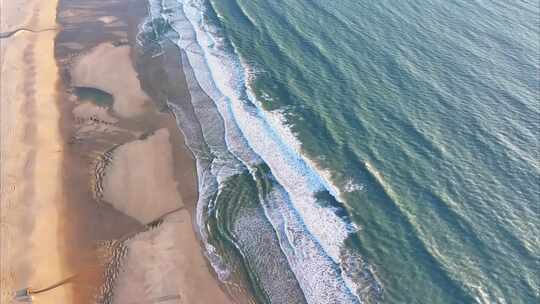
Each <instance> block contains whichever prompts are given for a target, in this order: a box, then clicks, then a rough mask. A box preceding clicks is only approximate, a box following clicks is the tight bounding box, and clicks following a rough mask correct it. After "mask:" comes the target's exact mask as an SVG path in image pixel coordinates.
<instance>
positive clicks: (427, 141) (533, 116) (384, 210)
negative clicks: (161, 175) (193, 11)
mask: <svg viewBox="0 0 540 304" xmlns="http://www.w3.org/2000/svg"><path fill="white" fill-rule="evenodd" d="M186 3H188V5H189V3H190V1H186ZM203 5H204V6H205V10H204V20H205V21H206V22H207V24H210V25H211V27H208V28H206V29H207V30H208V31H210V32H212V34H213V35H214V36H215V37H218V38H217V39H216V41H218V42H220V43H222V44H223V45H224V47H222V48H221V49H220V50H222V51H223V52H224V54H228V56H233V57H234V58H237V60H238V62H241V63H242V65H241V68H242V69H244V72H246V71H245V70H246V69H249V71H247V72H248V73H247V74H248V75H249V77H248V78H249V79H244V82H243V85H245V87H244V90H245V91H244V93H242V94H243V95H242V94H240V95H241V96H243V98H244V100H245V103H246V105H244V107H251V106H253V105H251V104H250V102H249V101H247V100H251V101H253V100H257V102H256V105H257V107H258V109H259V111H261V112H260V113H264V112H265V113H279V115H280V117H281V123H282V124H283V125H284V126H286V127H287V128H289V129H290V130H292V133H293V134H294V135H295V138H296V139H297V141H298V142H299V145H300V146H301V152H302V155H303V156H302V157H304V158H305V159H307V160H311V161H312V162H313V164H315V165H312V166H308V167H309V169H310V170H311V169H312V170H313V171H314V172H316V173H318V174H319V176H321V177H322V179H323V182H322V184H324V185H325V186H328V185H329V184H330V185H331V187H326V188H324V187H323V188H324V189H323V190H322V191H320V192H318V193H317V194H316V195H315V196H316V201H317V202H322V203H320V204H321V207H323V208H331V209H332V210H335V211H336V214H337V215H338V216H339V217H340V218H342V219H343V221H344V222H346V223H348V224H351V225H352V226H354V227H356V228H357V229H354V230H352V232H351V233H350V235H349V236H348V237H347V239H346V240H345V241H344V243H343V244H342V245H343V247H344V248H345V247H346V248H348V249H347V250H349V251H350V252H354V253H355V254H358V258H359V260H360V259H361V264H362V265H363V266H362V267H364V268H365V269H367V270H366V271H365V272H362V275H361V276H352V277H351V278H352V280H353V281H354V280H360V279H362V280H363V279H365V282H364V281H363V282H361V283H362V284H360V285H362V286H367V287H366V288H368V289H369V288H372V289H371V290H372V291H371V292H370V293H369V295H368V296H366V297H359V298H357V300H358V301H360V302H362V301H364V302H381V303H539V302H540V237H539V236H540V163H539V159H540V151H539V142H538V140H539V130H540V97H539V94H540V3H539V2H538V1H503V0H476V1H466V0H447V1H442V0H433V1H426V0H407V1H390V0H381V1H364V0H341V1H323V0H295V1H293V0H275V1H260V0H219V1H218V0H210V1H204V2H203ZM176 9H178V10H181V8H178V7H177V8H176ZM184 10H186V9H185V8H184ZM177 23H178V24H180V23H179V21H178V22H177ZM171 24H172V21H171ZM173 25H174V24H173ZM173 27H174V26H173ZM177 31H178V30H177ZM179 32H180V31H179ZM180 37H182V34H180ZM218 42H216V43H218ZM199 43H202V42H201V41H199ZM184 50H186V52H187V54H189V52H190V50H189V45H188V47H185V48H184ZM188 57H189V56H188ZM208 64H210V65H211V64H212V62H210V61H209V62H208ZM191 65H192V67H193V69H194V70H195V71H196V70H197V67H196V66H195V64H194V62H191ZM214 76H215V75H214ZM199 80H200V78H199ZM201 86H202V87H203V90H204V85H203V84H201ZM241 86H242V85H239V87H241ZM239 90H242V88H240V89H239ZM249 92H251V93H249ZM206 93H207V94H208V95H209V96H211V95H212V94H211V93H210V92H206ZM224 94H225V93H224ZM246 94H247V95H250V94H251V95H250V96H249V97H250V98H251V99H250V98H248V97H246V96H245V95H246ZM225 95H226V94H225ZM240 99H242V98H240ZM231 103H232V104H233V105H234V101H231ZM230 107H231V108H233V109H234V106H230ZM218 108H219V105H218ZM232 112H233V115H232V116H234V119H233V120H234V121H236V122H237V123H238V125H239V126H240V127H239V129H240V130H241V132H240V133H242V134H244V136H245V138H246V140H245V141H246V142H247V144H246V146H250V147H251V148H253V150H254V152H255V154H257V153H258V154H259V155H261V157H262V159H263V160H264V161H266V162H267V163H268V164H269V166H268V167H267V166H266V165H263V166H262V167H260V168H264V170H263V169H260V168H259V169H257V168H255V169H251V170H248V169H249V168H250V165H249V164H248V165H246V166H247V168H246V169H245V171H244V173H240V174H239V175H237V176H236V177H234V176H233V177H230V178H229V179H228V181H229V183H232V184H234V185H235V186H234V187H233V188H230V187H227V184H223V185H224V186H223V187H222V188H224V189H237V190H234V191H229V192H227V191H221V192H220V193H221V197H222V199H221V201H222V203H219V201H220V199H215V198H214V199H213V201H214V203H215V204H216V205H217V206H218V207H217V209H212V208H210V209H211V210H213V211H212V212H217V211H216V210H219V206H221V207H222V208H223V209H222V211H221V213H220V214H214V215H210V216H209V217H214V220H215V222H213V224H212V225H215V226H214V230H215V231H222V232H223V234H222V235H221V238H222V239H223V240H229V241H230V244H234V246H233V245H230V246H232V247H234V248H235V249H234V250H237V251H238V252H239V253H237V255H238V256H241V257H240V258H237V259H240V260H243V261H244V267H245V268H246V269H244V270H243V271H244V272H247V273H249V275H248V276H251V277H252V279H251V282H252V283H253V286H259V287H257V288H260V289H261V290H262V291H261V290H259V291H258V292H256V293H260V294H263V296H262V297H261V298H264V300H261V301H266V302H272V300H271V299H272V295H268V294H266V295H265V293H268V289H269V288H270V287H268V286H270V285H268V284H266V283H264V279H262V280H261V279H260V278H259V276H258V273H260V272H261V271H262V272H264V271H268V270H264V268H265V267H264V263H263V264H261V263H260V261H259V260H260V259H258V258H257V256H260V255H261V254H263V252H258V251H257V249H256V248H250V247H249V245H248V244H251V243H249V242H245V241H242V240H243V237H242V236H241V235H242V231H243V232H245V233H246V234H250V235H252V237H253V238H260V237H261V235H262V234H263V232H261V231H267V230H268V231H269V232H268V235H270V234H271V235H272V236H269V237H268V239H267V240H266V241H261V244H266V245H268V246H269V247H272V248H274V249H276V248H278V249H280V250H277V251H280V252H279V253H275V254H270V255H267V256H265V261H267V262H266V265H267V266H268V265H273V264H272V263H271V262H268V260H271V259H275V260H276V261H279V263H276V264H287V263H288V265H285V266H286V268H290V269H292V272H291V271H290V270H286V271H285V270H284V271H282V272H281V271H278V272H280V273H281V274H283V275H284V277H287V278H293V279H291V280H292V281H294V277H296V279H297V280H298V281H299V282H300V283H299V285H295V284H297V283H291V284H293V285H294V286H296V287H298V288H300V289H301V290H302V293H303V296H304V297H305V298H304V299H301V298H302V296H298V297H296V298H294V299H293V298H292V297H291V298H290V301H287V300H286V299H285V300H283V299H282V300H281V301H282V302H283V303H287V302H288V303H298V302H303V301H307V302H314V303H315V302H318V303H340V302H341V301H345V300H338V299H337V298H332V297H329V298H328V299H321V300H320V301H317V300H310V299H315V297H310V295H309V293H310V292H313V290H311V289H310V288H309V287H312V286H310V283H305V282H312V281H309V280H303V279H302V278H300V277H301V276H303V275H305V274H302V275H300V274H299V273H300V271H299V270H295V265H296V263H297V262H295V261H296V260H293V259H292V258H291V256H292V255H293V252H294V255H295V256H300V255H299V254H298V253H297V252H298V250H299V249H298V248H300V247H298V246H296V245H292V247H294V248H295V249H294V250H293V249H288V247H287V246H285V245H284V244H283V243H280V241H282V240H283V237H282V236H283V235H287V234H286V233H285V232H284V234H280V231H281V230H280V228H278V226H276V225H275V224H274V222H273V221H272V216H273V215H272V210H278V209H279V208H280V205H279V204H276V205H272V204H270V203H268V205H265V203H264V202H265V201H266V200H268V201H270V199H267V198H268V195H269V193H270V192H271V191H269V190H268V189H269V187H270V188H271V187H277V188H276V189H281V188H280V187H281V185H283V187H284V192H288V193H289V196H290V197H292V200H293V201H294V194H292V192H291V191H290V188H291V187H290V186H287V182H286V181H285V182H284V179H283V178H282V176H285V174H283V173H280V170H286V169H283V168H282V167H280V166H279V161H275V160H274V159H273V157H274V156H275V154H276V153H277V152H275V153H274V152H272V153H269V154H265V153H261V152H260V151H262V148H259V147H263V146H262V145H261V144H259V143H256V142H254V141H253V140H252V138H253V135H251V133H250V130H248V127H243V125H242V122H241V116H238V115H236V116H235V114H234V113H235V112H234V110H233V111H232ZM220 113H221V112H220ZM221 115H222V117H223V121H224V122H225V123H224V125H223V126H222V128H223V129H224V130H228V129H227V128H228V127H227V121H228V120H227V119H228V118H226V116H223V114H221ZM258 115H259V116H260V115H262V116H264V114H258ZM201 125H203V123H201ZM270 125H271V124H270ZM269 128H270V127H269ZM202 129H203V130H204V126H203V127H202ZM203 133H204V132H203ZM225 133H227V132H225ZM225 133H224V134H225ZM224 134H222V135H221V136H223V137H225V138H226V136H227V135H224ZM269 134H270V135H268V136H267V137H265V136H266V135H264V134H262V135H261V138H260V139H258V140H261V141H265V140H270V138H274V137H276V138H279V139H283V142H284V145H294V144H293V143H291V142H290V138H281V137H283V136H281V137H280V135H279V134H281V135H283V134H282V133H279V132H275V133H269ZM272 134H274V135H272ZM275 134H278V135H275ZM201 137H202V135H201ZM285 137H286V136H285ZM230 142H231V141H230V140H226V142H225V143H224V144H223V145H224V146H226V145H229V146H230V145H231V144H230ZM229 150H231V148H230V147H229ZM282 150H283V151H285V150H287V149H286V148H283V149H282ZM233 154H234V153H233ZM236 154H238V153H236ZM240 159H241V157H240ZM283 159H285V160H286V159H287V157H285V156H283ZM284 162H286V161H284ZM244 163H246V162H244ZM308 163H310V161H308ZM302 164H303V163H302ZM310 164H311V163H310ZM303 166H304V165H298V170H303V168H304V167H303ZM257 170H259V171H257ZM260 170H262V171H263V172H264V174H262V175H257V174H254V173H253V172H261V171H260ZM287 170H288V169H287ZM249 172H251V176H253V178H249V176H250V174H249ZM310 172H311V171H310ZM309 174H311V173H309ZM309 174H308V173H306V174H304V175H309ZM266 175H268V176H267V177H265V176H266ZM304 175H302V176H304ZM273 176H276V179H274V177H273ZM244 179H247V180H244ZM317 180H318V179H317ZM235 181H236V182H235ZM301 181H302V180H301V179H299V180H298V182H299V183H300V182H301ZM265 185H266V186H265ZM235 187H236V188H235ZM299 187H302V185H300V186H299ZM305 187H306V188H309V187H310V185H305ZM238 189H242V190H238ZM249 189H251V190H249ZM336 189H337V190H336ZM250 191H251V192H250ZM248 192H249V193H250V194H249V193H248ZM325 202H327V203H325ZM293 205H294V204H293ZM263 207H264V208H263ZM242 208H244V209H242ZM272 208H274V209H272ZM280 210H281V209H280ZM297 210H299V211H298V213H299V214H300V215H301V216H300V217H302V215H305V214H304V213H303V211H302V210H303V209H302V208H297ZM306 210H307V209H306ZM212 212H210V213H212ZM246 214H252V216H250V218H252V219H253V218H259V217H260V218H261V219H260V222H261V223H262V222H263V221H265V220H264V217H265V216H266V217H267V218H268V221H267V222H266V223H265V224H260V227H263V226H264V227H266V228H264V229H262V228H261V230H260V231H259V232H258V230H256V229H254V230H250V229H248V228H247V227H249V225H247V226H242V225H240V224H238V223H245V222H244V220H242V221H240V220H238V219H239V218H245V215H246ZM257 214H258V215H257ZM263 214H264V215H263ZM240 215H244V216H240ZM220 217H221V218H220ZM237 220H238V223H237V224H238V225H240V226H241V227H244V228H245V229H244V228H243V229H241V231H240V230H238V227H240V226H238V225H236V226H235V224H234V222H235V221H237ZM257 221H259V220H257ZM220 223H221V224H220ZM269 223H272V224H273V225H269ZM220 225H221V226H220ZM223 225H231V226H230V227H224V226H223ZM318 225H319V226H321V227H324V226H325V222H324V221H322V222H320V223H319V224H318ZM219 227H221V228H219ZM235 227H237V228H235ZM272 227H273V228H272ZM306 227H307V230H308V231H312V232H313V231H315V232H314V235H317V231H318V230H317V229H315V228H313V227H312V226H310V224H309V219H308V220H306ZM235 229H237V230H235ZM265 229H266V230H265ZM272 229H273V230H272ZM284 230H285V231H286V230H287V229H286V228H284ZM210 234H211V235H216V237H217V238H219V237H218V236H219V235H220V234H219V233H217V232H214V234H212V233H210ZM321 235H323V236H324V237H328V236H329V235H330V236H331V234H324V233H322V234H321ZM336 237H337V233H336ZM315 238H316V237H315ZM328 242H329V243H331V242H330V241H328V240H327V243H328ZM293 243H294V242H293ZM300 243H301V242H300V241H299V243H298V244H300ZM316 243H317V242H316ZM318 243H319V244H320V247H321V248H322V249H320V251H321V252H326V253H327V254H328V256H329V257H330V258H327V259H328V260H330V262H329V263H336V264H337V266H336V268H337V269H339V270H338V271H337V272H336V273H337V275H338V276H341V277H342V279H339V280H338V282H341V283H339V284H343V285H344V286H345V285H347V284H348V285H347V286H349V290H351V288H350V286H352V285H351V284H349V283H348V282H347V275H346V272H347V271H348V269H349V268H347V267H344V266H343V265H339V264H340V262H339V261H337V260H336V259H334V258H333V256H332V254H331V250H328V249H327V248H330V246H328V247H325V244H326V243H325V241H324V240H321V239H319V242H318ZM272 244H273V245H272ZM223 246H229V245H223ZM295 246H296V247H295ZM332 248H333V247H332ZM270 251H271V250H270ZM300 251H301V250H300ZM349 251H347V252H349ZM264 252H265V253H268V252H269V251H266V250H264ZM342 254H343V251H342ZM304 258H305V259H309V258H310V257H309V256H304ZM287 261H288V262H287ZM298 263H299V264H301V263H300V262H298ZM250 265H251V266H250ZM261 265H262V266H261ZM268 267H269V266H268ZM272 267H274V266H272ZM275 267H276V269H277V267H278V266H275ZM306 271H309V272H311V273H312V274H313V275H319V273H317V272H318V271H322V270H320V269H316V268H314V269H307V270H306ZM351 271H352V270H351ZM343 273H345V274H343ZM292 281H291V282H292ZM261 282H262V283H261ZM303 282H304V283H303ZM265 284H266V285H265ZM260 286H262V287H260ZM264 286H266V287H264ZM370 286H371V287H370ZM374 286H375V287H374ZM296 287H295V288H296ZM257 288H255V290H258V289H257ZM265 288H266V289H267V290H266V291H264V290H265ZM314 289H316V288H315V287H314ZM353 289H354V288H353ZM270 293H271V292H270ZM352 293H354V291H352ZM274 302H277V301H274ZM343 303H344V302H343Z"/></svg>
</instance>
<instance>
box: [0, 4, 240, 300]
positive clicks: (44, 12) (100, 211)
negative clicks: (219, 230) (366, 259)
mask: <svg viewBox="0 0 540 304" xmlns="http://www.w3.org/2000/svg"><path fill="white" fill-rule="evenodd" d="M57 5H58V7H57ZM145 5H146V3H145V2H144V1H128V0H117V1H110V2H109V1H107V2H106V3H104V2H103V1H97V0H94V1H92V0H90V1H88V0H76V1H62V0H60V1H59V3H56V2H54V1H4V0H2V2H1V9H2V11H1V14H2V24H1V30H0V32H2V33H7V32H11V31H14V30H16V29H18V28H22V27H25V28H29V29H33V30H40V29H51V28H54V29H55V30H46V31H43V32H38V33H34V32H31V31H25V30H23V31H19V32H17V33H15V34H13V35H10V36H9V37H5V38H2V39H1V40H0V43H1V52H2V53H1V55H2V56H1V63H2V65H1V92H0V101H1V111H0V113H1V122H0V124H1V205H0V207H1V209H0V210H1V218H0V222H1V248H0V250H1V255H0V257H1V265H0V266H1V269H0V278H1V290H2V294H1V298H0V302H1V303H2V304H3V303H16V302H14V301H13V293H14V291H16V290H19V289H21V288H26V287H29V288H31V289H32V290H37V289H41V288H45V287H47V286H49V285H51V284H54V283H56V282H58V281H60V280H62V279H64V278H66V277H70V276H72V275H77V277H75V278H74V279H73V280H70V281H69V282H68V284H64V285H62V286H60V287H58V288H55V289H52V290H50V291H47V292H44V293H39V294H35V295H34V300H35V302H39V303H122V304H124V303H151V302H153V301H163V300H168V301H169V302H171V303H173V302H174V303H232V300H231V299H230V297H229V296H228V295H227V294H226V293H225V292H224V291H223V288H222V286H220V284H219V282H218V281H217V279H216V277H215V274H213V273H212V270H211V269H210V267H209V265H208V263H207V261H206V259H205V257H204V253H203V250H202V248H201V245H200V242H199V240H198V238H197V235H196V233H195V230H194V224H193V220H192V215H193V213H194V209H195V205H196V201H197V181H196V171H195V166H194V160H193V157H192V155H191V153H190V152H189V150H188V149H187V148H186V147H185V145H184V139H183V136H182V134H181V132H180V131H179V130H178V128H177V126H176V121H175V118H174V116H173V115H172V114H171V113H170V112H169V111H168V110H167V109H166V108H164V107H163V104H164V101H163V100H159V96H160V94H159V91H156V90H153V91H152V92H147V91H146V90H144V89H143V88H156V87H158V86H156V85H155V84H152V83H150V82H149V81H148V80H149V79H152V77H150V76H149V75H143V74H141V73H145V70H146V69H145V68H144V67H145V64H147V63H144V62H141V61H140V60H139V61H137V56H138V55H137V54H138V53H137V52H136V50H135V46H136V45H135V36H136V34H137V26H138V24H139V23H140V22H141V21H142V18H143V17H144V16H145V13H146V7H145ZM135 63H138V65H137V64H135ZM156 69H159V67H152V68H149V69H148V71H153V72H155V71H156ZM141 79H145V83H142V81H141ZM182 83H185V81H184V82H182ZM177 90H180V91H182V90H184V93H183V94H184V95H185V97H186V98H189V94H187V91H185V90H186V88H185V87H184V88H182V87H181V86H179V88H177Z"/></svg>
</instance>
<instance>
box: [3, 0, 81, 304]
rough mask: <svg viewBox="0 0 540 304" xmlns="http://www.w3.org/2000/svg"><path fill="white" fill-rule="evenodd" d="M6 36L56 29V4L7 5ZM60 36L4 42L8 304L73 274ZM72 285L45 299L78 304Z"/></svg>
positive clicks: (17, 37) (5, 277)
mask: <svg viewBox="0 0 540 304" xmlns="http://www.w3.org/2000/svg"><path fill="white" fill-rule="evenodd" d="M1 14H2V18H1V19H2V28H1V29H0V31H2V32H4V31H9V30H13V29H16V28H18V27H29V28H33V29H42V28H51V27H55V26H56V21H55V16H56V1H11V0H9V1H2V2H1ZM55 35H56V33H55V32H54V31H49V32H42V33H39V34H36V33H30V32H19V33H17V34H15V35H13V36H11V37H10V38H6V39H2V40H0V43H1V45H2V47H1V56H0V57H1V58H2V60H1V62H2V65H1V67H0V75H1V80H0V105H1V110H0V115H1V119H0V127H1V133H0V136H1V142H0V148H1V157H0V164H1V170H0V171H1V181H0V186H1V187H0V196H1V201H0V213H1V217H0V224H1V226H0V227H1V232H0V238H1V247H0V250H1V252H0V253H1V254H0V258H1V264H0V266H1V267H0V280H1V282H0V283H1V286H0V289H1V291H2V292H1V295H0V302H1V303H11V297H12V292H13V291H14V290H15V289H18V288H24V287H27V286H31V287H35V288H39V287H42V286H46V285H47V284H48V283H51V282H55V281H57V280H60V279H61V278H63V277H64V276H65V275H67V274H68V273H70V270H69V269H67V265H66V264H65V263H63V251H62V249H61V246H62V244H63V241H62V237H63V236H62V233H61V231H60V218H61V216H62V215H61V211H62V207H61V206H62V200H63V196H62V193H63V189H62V183H61V180H62V178H61V176H60V174H61V165H62V154H63V142H62V139H61V134H60V131H59V126H58V122H59V117H60V113H59V109H58V105H57V101H58V99H57V97H58V93H57V90H56V87H57V82H58V79H59V77H58V69H57V66H56V62H55V58H54V37H55ZM70 293H71V289H70V288H69V285H67V286H64V287H61V288H58V289H56V290H54V291H52V292H50V293H47V294H46V295H43V296H40V297H39V302H40V303H71V301H69V299H70V297H71V296H70Z"/></svg>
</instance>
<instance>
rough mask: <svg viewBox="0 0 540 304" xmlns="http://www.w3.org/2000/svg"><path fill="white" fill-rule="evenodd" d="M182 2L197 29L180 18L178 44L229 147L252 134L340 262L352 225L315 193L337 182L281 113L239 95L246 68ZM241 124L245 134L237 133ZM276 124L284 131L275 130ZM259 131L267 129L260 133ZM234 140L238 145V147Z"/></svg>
mask: <svg viewBox="0 0 540 304" xmlns="http://www.w3.org/2000/svg"><path fill="white" fill-rule="evenodd" d="M180 3H181V4H182V9H183V11H184V14H185V16H187V19H188V21H189V23H190V24H191V31H193V30H194V31H195V37H193V33H189V32H188V31H189V27H188V25H187V24H186V23H185V22H183V23H182V22H179V23H177V24H176V26H175V29H176V31H177V32H178V33H179V34H180V36H181V37H180V40H179V41H178V44H179V46H180V47H181V48H182V49H184V50H186V52H187V55H188V60H189V62H190V64H191V65H192V67H193V68H194V70H195V72H196V73H195V76H196V78H197V81H198V83H199V85H200V86H201V87H202V88H203V90H204V91H205V92H206V93H207V94H208V95H209V96H210V97H211V98H212V99H213V100H214V102H216V105H217V106H218V109H219V111H220V114H221V115H222V116H223V117H224V120H225V124H226V126H225V127H226V133H227V136H226V138H227V144H228V145H229V146H230V147H231V150H236V152H238V151H239V150H242V149H241V148H242V147H241V146H242V145H241V144H237V142H236V140H237V139H238V138H239V137H244V138H245V139H248V144H249V146H250V147H251V148H252V149H253V150H255V152H257V154H259V155H260V156H261V157H262V158H263V159H264V160H265V162H266V163H267V164H268V165H269V166H270V168H271V170H272V172H273V174H274V175H275V177H276V179H277V180H278V182H279V183H280V184H282V185H283V186H284V187H285V189H286V190H287V193H288V194H289V197H290V198H291V199H290V200H291V202H292V204H293V206H294V207H295V209H296V210H297V212H298V213H299V214H301V216H302V220H303V222H304V224H305V225H306V227H307V228H308V231H310V234H311V235H313V236H316V241H317V242H318V243H319V244H320V245H321V246H322V247H323V248H324V251H326V254H327V255H328V256H329V257H330V258H331V259H332V260H333V262H334V263H336V264H339V263H340V262H341V258H340V255H341V251H342V250H343V243H344V241H345V239H346V238H347V237H348V235H349V233H350V232H352V231H354V229H353V228H352V227H351V226H349V225H347V224H346V223H345V222H344V221H342V220H341V219H340V218H339V217H338V216H336V214H334V213H333V211H332V210H330V209H328V208H322V207H320V206H318V205H317V202H316V200H315V197H314V194H315V193H316V192H317V191H322V190H325V189H326V190H328V191H329V192H330V193H331V194H333V195H334V196H338V194H337V193H338V192H337V191H336V188H337V187H335V186H334V187H332V186H330V184H329V183H328V182H327V181H326V180H325V179H324V178H322V177H321V175H320V174H317V173H316V171H315V170H314V169H313V165H310V160H307V161H306V159H305V158H304V157H302V156H301V153H300V145H299V144H298V141H297V140H296V138H295V137H294V135H293V134H292V132H290V129H288V128H287V127H286V126H285V125H284V124H283V122H282V120H281V119H276V118H274V119H273V120H272V119H269V118H268V117H267V116H266V115H267V113H266V112H265V111H264V110H262V109H261V108H260V107H256V108H253V107H249V106H247V105H246V104H245V103H244V102H243V101H242V100H241V98H240V97H239V95H238V90H239V89H241V88H240V87H241V86H245V81H244V79H245V78H246V75H245V74H244V73H245V72H244V71H245V69H242V66H241V64H239V63H238V62H234V60H231V58H230V56H228V55H227V54H224V53H223V52H221V51H219V50H217V49H216V48H215V46H216V43H217V41H219V40H217V39H212V38H211V37H210V36H209V35H208V33H207V32H206V31H205V30H204V29H203V27H204V26H203V24H202V21H201V20H202V13H203V11H202V7H201V6H200V3H195V2H192V1H187V2H180ZM196 4H199V6H198V7H197V6H196ZM193 38H195V40H193ZM218 52H221V53H218ZM220 76H221V77H220ZM251 98H252V100H254V101H255V102H254V103H256V99H255V98H254V97H253V96H251ZM238 127H240V131H241V134H237V131H238V130H237V129H238ZM276 129H278V130H281V131H278V132H276V131H275V130H276ZM231 132H232V133H234V134H231ZM287 132H289V133H287ZM261 134H264V135H263V136H262V138H261ZM231 135H232V136H231ZM239 135H240V136H239ZM242 135H243V136H242ZM283 137H285V138H286V139H284V138H283ZM235 145H237V147H234V146H235ZM291 147H292V148H291ZM240 153H241V152H240ZM296 248H302V247H296ZM303 249H305V247H304V248H303ZM314 271H317V270H316V269H314ZM345 281H346V282H347V285H348V287H349V288H351V289H353V290H354V289H356V286H351V284H352V283H351V282H350V281H351V280H345ZM312 282H313V281H312Z"/></svg>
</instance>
